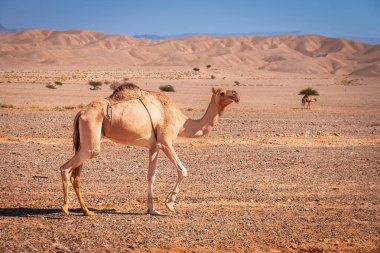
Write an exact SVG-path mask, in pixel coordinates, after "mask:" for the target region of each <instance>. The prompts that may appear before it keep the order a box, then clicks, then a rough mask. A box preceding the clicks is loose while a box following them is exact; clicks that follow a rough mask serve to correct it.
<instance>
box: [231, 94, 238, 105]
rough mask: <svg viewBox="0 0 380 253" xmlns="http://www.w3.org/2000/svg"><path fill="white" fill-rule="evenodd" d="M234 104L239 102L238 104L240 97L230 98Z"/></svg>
mask: <svg viewBox="0 0 380 253" xmlns="http://www.w3.org/2000/svg"><path fill="white" fill-rule="evenodd" d="M231 99H232V100H233V101H234V102H235V103H236V104H239V102H240V97H239V96H238V95H237V96H233V97H232V98H231Z"/></svg>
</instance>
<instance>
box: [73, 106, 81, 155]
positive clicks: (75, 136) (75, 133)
mask: <svg viewBox="0 0 380 253" xmlns="http://www.w3.org/2000/svg"><path fill="white" fill-rule="evenodd" d="M81 115H82V112H78V113H77V115H76V116H75V118H74V125H73V128H74V130H73V147H74V150H75V151H78V150H79V145H80V134H79V117H80V116H81Z"/></svg>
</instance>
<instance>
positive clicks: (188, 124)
mask: <svg viewBox="0 0 380 253" xmlns="http://www.w3.org/2000/svg"><path fill="white" fill-rule="evenodd" d="M223 109H224V108H222V107H220V106H218V105H217V103H216V102H215V95H213V96H212V97H211V101H210V103H209V105H208V107H207V110H206V113H205V114H204V115H203V117H202V118H201V119H198V120H194V119H189V118H186V119H185V121H184V124H183V127H182V129H181V131H180V133H179V135H180V136H184V137H189V138H197V137H201V136H203V135H206V134H207V133H209V132H210V131H211V129H212V128H213V127H214V126H215V125H216V124H217V123H218V120H219V117H220V116H221V115H222V113H223Z"/></svg>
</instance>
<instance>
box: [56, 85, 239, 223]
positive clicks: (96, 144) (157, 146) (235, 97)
mask: <svg viewBox="0 0 380 253" xmlns="http://www.w3.org/2000/svg"><path fill="white" fill-rule="evenodd" d="M239 100H240V97H239V94H238V93H237V92H236V91H234V90H225V89H222V88H218V89H215V88H212V96H211V101H210V103H209V105H208V108H207V111H206V113H205V114H204V116H203V117H202V118H201V119H198V120H193V119H190V118H188V117H187V116H185V115H184V114H183V113H182V112H181V111H180V110H179V109H178V108H177V106H176V105H175V104H174V103H173V102H172V101H171V100H170V99H169V98H168V97H167V96H166V95H164V94H162V93H160V92H153V91H146V90H142V89H140V88H139V87H138V86H137V85H134V84H132V83H125V84H123V85H121V86H119V87H118V88H117V89H116V90H115V91H114V92H113V94H112V95H111V96H109V97H108V98H105V99H99V100H96V101H93V102H92V103H90V104H89V105H87V106H86V107H85V108H84V109H83V110H81V111H80V112H78V113H77V115H76V116H75V118H74V130H73V143H74V149H75V154H74V156H73V157H72V158H71V159H70V160H69V161H67V162H66V163H65V164H64V165H62V166H61V167H60V171H61V176H62V184H63V194H64V203H63V205H62V206H61V208H62V211H63V212H64V213H65V214H69V195H68V183H69V179H70V181H71V183H72V185H73V187H74V190H75V193H76V195H77V198H78V200H79V204H80V206H81V209H82V212H83V214H84V215H85V216H92V215H94V212H92V211H89V209H88V208H87V207H86V205H85V203H84V200H83V197H82V194H81V190H80V173H81V170H82V167H83V164H84V162H85V161H86V160H88V159H91V158H93V157H95V156H97V155H98V154H99V152H100V140H101V137H102V136H104V137H106V138H108V139H110V140H112V141H114V142H117V143H121V144H125V145H130V146H141V147H146V148H148V149H149V166H148V177H147V178H148V199H147V208H148V210H147V214H151V215H159V214H160V213H159V212H158V211H156V210H155V208H154V204H153V184H154V181H155V173H156V164H157V157H158V153H159V151H160V150H162V151H163V152H164V153H165V155H166V156H167V157H168V158H169V160H170V161H171V162H172V163H173V165H174V167H175V169H176V171H177V179H176V182H175V186H174V189H173V191H172V192H170V193H169V194H168V195H167V198H166V200H165V205H166V207H167V208H168V209H169V210H170V211H172V212H175V209H174V204H175V200H176V197H177V194H178V193H179V187H180V185H181V183H182V181H183V179H184V177H186V176H187V169H186V168H185V167H184V166H183V164H182V162H181V160H180V159H179V158H178V156H177V154H176V152H175V150H174V148H173V141H174V140H175V139H176V137H177V136H183V137H188V138H197V137H201V136H204V135H206V134H207V133H208V132H210V131H211V129H212V128H213V127H214V126H215V125H216V124H217V122H218V120H219V117H220V116H221V115H222V114H223V111H224V109H225V108H226V107H227V106H228V105H229V104H231V103H232V102H236V103H238V102H239Z"/></svg>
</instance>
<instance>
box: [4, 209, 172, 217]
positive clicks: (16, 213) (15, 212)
mask: <svg viewBox="0 0 380 253" xmlns="http://www.w3.org/2000/svg"><path fill="white" fill-rule="evenodd" d="M89 210H90V211H94V212H95V214H112V215H116V214H119V215H129V216H143V215H147V214H146V213H136V212H122V211H118V210H116V209H93V208H89ZM69 211H70V213H72V214H76V215H82V210H81V209H79V208H77V209H70V210H69ZM51 214H62V215H63V212H62V210H61V209H59V208H30V207H14V208H12V207H11V208H0V217H28V216H46V215H51ZM157 216H166V215H163V214H161V215H157Z"/></svg>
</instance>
